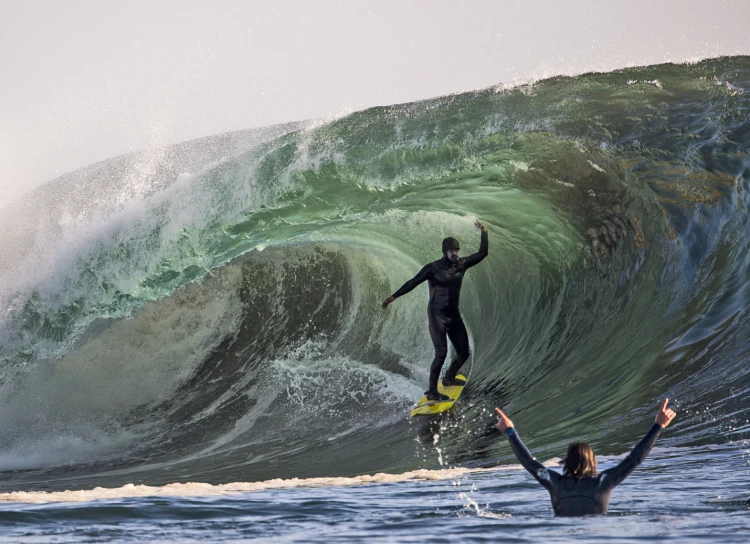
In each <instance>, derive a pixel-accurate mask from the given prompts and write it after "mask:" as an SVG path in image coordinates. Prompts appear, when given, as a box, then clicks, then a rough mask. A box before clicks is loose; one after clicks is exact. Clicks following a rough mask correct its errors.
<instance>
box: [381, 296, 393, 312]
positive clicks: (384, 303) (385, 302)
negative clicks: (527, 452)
mask: <svg viewBox="0 0 750 544" xmlns="http://www.w3.org/2000/svg"><path fill="white" fill-rule="evenodd" d="M394 300H396V299H395V298H393V297H388V298H387V299H385V300H384V301H383V309H384V310H387V309H388V305H389V304H390V303H391V302H393V301H394Z"/></svg>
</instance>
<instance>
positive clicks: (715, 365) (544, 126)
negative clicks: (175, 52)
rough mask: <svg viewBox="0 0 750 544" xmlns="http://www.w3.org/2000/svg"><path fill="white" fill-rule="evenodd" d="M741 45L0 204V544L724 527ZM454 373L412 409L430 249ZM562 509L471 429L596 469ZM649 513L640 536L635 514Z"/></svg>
mask: <svg viewBox="0 0 750 544" xmlns="http://www.w3.org/2000/svg"><path fill="white" fill-rule="evenodd" d="M749 114H750V57H744V56H743V57H725V58H718V59H709V60H703V61H700V62H695V63H688V64H664V65H657V66H648V67H639V68H628V69H622V70H616V71H613V72H608V73H592V74H584V75H579V76H575V77H568V76H565V77H562V76H561V77H554V78H551V79H546V80H542V81H534V82H529V83H526V84H523V85H516V86H504V85H501V86H498V87H493V88H488V89H484V90H479V91H472V92H467V93H461V94H455V95H449V96H443V97H438V98H434V99H429V100H423V101H420V102H415V103H410V104H401V105H393V106H384V107H378V108H372V109H368V110H365V111H361V112H356V113H352V114H349V115H346V116H344V117H340V118H336V119H328V120H315V121H304V122H297V123H289V124H285V125H278V126H273V127H267V128H262V129H254V130H247V131H240V132H235V133H229V134H220V135H215V136H211V137H207V138H203V139H200V140H194V141H189V142H184V143H182V144H178V145H175V146H171V147H167V148H160V149H154V150H149V151H144V152H139V153H134V154H130V155H126V156H122V157H117V158H113V159H110V160H107V161H103V162H100V163H96V164H93V165H90V166H87V167H85V168H82V169H80V170H78V171H75V172H72V173H70V174H66V175H64V176H62V177H61V178H58V179H56V180H53V181H51V182H50V183H48V184H47V185H45V186H43V187H40V188H38V189H36V190H35V191H33V192H32V193H30V194H29V195H27V196H25V197H23V198H21V199H19V200H18V201H16V202H14V203H13V204H11V205H9V206H7V207H5V208H4V209H2V210H0V232H2V234H1V235H0V256H1V257H0V403H2V410H0V430H1V433H0V471H2V476H3V477H2V478H1V479H0V519H1V520H2V523H3V526H4V529H3V530H2V535H0V538H7V539H9V540H13V541H38V540H39V539H46V538H50V537H52V536H53V535H54V537H55V538H56V539H57V541H61V542H68V541H71V542H72V541H81V540H88V541H100V540H101V541H109V540H122V541H128V540H134V541H138V540H144V539H150V540H169V541H175V540H176V541H195V540H199V539H202V540H204V539H206V538H208V539H211V540H242V539H250V538H255V539H259V540H267V541H274V542H278V541H289V542H293V541H321V542H323V541H325V542H331V541H340V542H352V541H383V542H394V541H398V542H410V541H422V540H424V537H425V535H431V537H432V538H431V539H432V540H437V541H440V540H441V538H442V539H443V540H445V541H449V540H455V539H456V538H457V536H458V535H460V539H461V540H462V541H497V540H503V539H506V540H508V541H511V540H512V541H549V542H554V541H560V542H563V541H572V540H580V539H584V540H591V541H596V542H598V541H603V540H607V541H613V542H619V541H633V540H640V539H643V540H653V539H660V540H675V541H679V542H689V541H706V540H715V541H718V542H731V541H736V542H742V541H745V540H746V538H747V534H748V530H749V529H750V524H749V523H748V521H747V509H748V501H749V500H750V491H748V486H747V481H748V476H750V466H748V465H749V463H750V457H749V455H748V451H749V450H748V443H747V440H748V437H749V436H750V425H749V424H748V419H750V409H749V408H748V401H749V400H750V373H749V372H748V365H747V360H748V359H747V358H748V355H749V354H750V342H749V341H748V335H749V333H750V311H749V310H750V290H749V289H748V286H747V279H748V277H749V276H748V273H749V271H748V267H749V266H750V254H749V250H750V225H749V223H748V220H749V219H750V215H749V213H748V209H749V207H750V152H749V150H750V121H749V120H748V115H749ZM477 219H478V220H481V221H483V222H484V223H485V224H486V225H487V227H488V230H489V244H490V250H489V256H488V257H487V259H486V260H485V261H483V262H482V263H481V264H480V265H479V266H477V267H475V268H473V269H472V270H471V271H470V273H468V274H467V276H466V278H465V280H464V287H463V293H462V297H461V299H462V300H461V310H462V314H463V317H464V320H465V321H466V324H467V328H468V330H469V335H470V340H471V347H472V357H471V359H470V361H469V363H467V364H468V367H467V372H469V373H470V382H469V384H468V386H467V387H466V389H465V391H464V394H463V396H462V397H461V400H460V401H459V402H458V403H457V404H456V406H455V408H454V409H453V410H452V411H451V412H449V413H447V414H445V415H444V416H443V417H439V418H433V419H409V418H408V413H409V410H410V407H411V406H412V405H413V403H414V402H415V401H416V400H417V399H418V398H419V397H420V396H421V395H422V394H423V392H424V389H425V385H426V383H427V372H428V368H429V365H430V361H431V360H432V345H431V342H430V338H429V334H428V331H427V326H426V325H427V324H426V315H425V312H426V301H427V292H426V288H418V289H417V290H416V291H415V292H413V293H411V294H410V295H409V296H407V297H403V298H401V299H399V300H398V301H397V302H396V303H395V304H393V305H392V306H391V307H390V308H389V309H388V311H387V312H384V311H382V310H381V308H380V302H381V301H382V300H383V299H384V298H386V297H387V296H388V295H390V294H391V293H392V292H393V291H395V290H396V289H397V288H398V287H399V286H400V285H401V284H402V283H403V282H404V281H406V280H407V279H409V278H411V277H412V276H413V275H414V274H415V273H416V272H417V271H418V270H419V268H420V267H421V266H422V265H423V264H424V263H427V262H429V261H431V260H434V259H436V258H438V257H439V256H440V241H441V240H442V238H443V237H446V236H455V237H456V238H458V239H459V240H460V242H461V244H462V250H463V252H464V253H466V254H468V253H471V252H472V251H474V249H475V247H478V245H479V234H478V232H477V231H476V230H475V229H474V227H473V224H474V221H475V220H477ZM665 396H666V397H669V398H670V399H672V401H673V406H674V408H675V409H676V410H677V412H678V416H677V419H676V420H675V422H674V423H673V424H672V425H670V427H669V428H668V429H666V430H665V431H664V432H663V433H662V436H661V437H660V439H659V440H658V442H657V444H656V448H655V449H654V451H653V452H652V453H651V454H650V455H649V457H648V458H647V459H646V461H645V462H644V464H643V465H642V467H640V468H639V469H638V470H636V472H635V473H634V474H633V475H631V476H630V477H629V479H628V480H626V482H625V483H624V484H622V485H621V486H620V487H618V488H617V489H616V490H615V492H614V493H613V496H612V501H611V503H610V514H609V516H608V517H606V518H592V519H586V520H583V521H582V520H577V521H570V520H558V519H555V518H554V517H553V515H552V509H551V506H550V505H549V500H548V498H547V496H546V493H545V492H544V490H543V489H541V487H539V486H538V485H537V484H536V483H535V482H534V481H533V480H532V479H531V477H530V476H529V475H528V474H526V473H525V472H524V471H523V470H522V469H521V468H520V467H519V466H518V465H516V464H515V463H516V462H515V459H514V457H513V455H512V453H511V451H510V448H509V447H508V445H507V441H506V440H505V438H503V437H501V436H499V434H498V433H497V432H496V431H495V430H494V429H493V424H494V421H495V418H494V416H493V408H494V407H495V406H500V407H502V408H503V409H504V410H505V411H506V412H507V413H508V414H509V415H510V416H511V417H512V419H513V420H514V422H515V423H516V425H517V427H518V430H519V434H521V436H523V439H524V441H525V442H526V444H527V445H528V446H529V448H530V449H531V450H532V451H533V452H534V454H535V455H536V456H537V457H538V458H539V459H542V460H545V461H547V464H548V465H549V466H552V467H555V466H557V463H558V462H559V457H560V456H562V455H564V452H565V448H566V446H567V443H568V442H570V441H572V440H584V441H587V442H589V443H591V444H592V446H593V447H594V450H595V451H596V452H597V454H598V455H599V457H600V464H601V465H602V466H603V468H606V467H607V466H609V464H611V463H614V462H616V461H617V459H619V458H620V456H622V455H624V454H625V453H627V452H628V451H629V450H630V448H631V447H632V446H633V445H634V444H635V442H637V440H638V439H640V437H641V436H642V435H643V434H645V432H646V431H647V430H648V428H649V426H650V424H651V422H652V421H653V416H654V414H655V412H656V410H657V407H658V403H659V400H660V399H663V398H664V397H665ZM645 521H647V522H648V523H644V522H645Z"/></svg>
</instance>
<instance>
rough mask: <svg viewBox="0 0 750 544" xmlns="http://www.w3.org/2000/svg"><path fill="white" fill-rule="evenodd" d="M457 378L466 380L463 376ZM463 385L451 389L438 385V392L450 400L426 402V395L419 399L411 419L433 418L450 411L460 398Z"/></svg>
mask: <svg viewBox="0 0 750 544" xmlns="http://www.w3.org/2000/svg"><path fill="white" fill-rule="evenodd" d="M456 377H457V378H461V379H464V380H465V379H466V378H465V377H464V376H462V375H461V374H459V375H458V376H456ZM464 387H466V386H465V385H454V386H452V387H444V386H443V384H442V383H438V391H440V392H441V393H442V394H443V395H448V396H449V397H450V399H451V400H445V401H442V402H440V401H439V400H427V395H425V396H423V397H422V398H421V399H419V402H418V403H417V405H416V406H415V407H414V409H413V410H412V411H411V417H414V416H434V415H437V414H439V413H441V412H445V411H446V410H450V409H451V408H452V407H453V405H454V404H455V402H456V400H458V397H460V396H461V391H463V390H464Z"/></svg>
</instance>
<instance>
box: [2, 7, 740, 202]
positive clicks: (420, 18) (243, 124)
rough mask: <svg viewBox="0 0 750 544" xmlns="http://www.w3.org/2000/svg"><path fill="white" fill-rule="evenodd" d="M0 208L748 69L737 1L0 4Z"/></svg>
mask: <svg viewBox="0 0 750 544" xmlns="http://www.w3.org/2000/svg"><path fill="white" fill-rule="evenodd" d="M0 5H1V6H2V10H0V77H1V78H2V79H1V80H0V81H2V83H1V84H0V207H2V206H3V205H5V204H7V203H8V202H10V201H11V200H12V199H14V198H16V197H18V196H20V195H21V194H22V193H24V192H27V191H29V190H30V189H32V188H33V187H35V186H37V185H39V184H41V183H44V182H46V181H49V180H51V179H54V178H55V177H57V176H59V175H61V174H64V173H66V172H69V171H71V170H75V169H77V168H80V167H82V166H86V165H87V164H91V163H93V162H96V161H99V160H102V159H106V158H109V157H114V156H116V155H121V154H123V153H128V152H131V151H138V150H142V149H146V148H149V147H153V146H159V145H165V144H170V143H175V142H180V141H184V140H189V139H193V138H197V137H200V136H206V135H210V134H216V133H221V132H226V131H230V130H237V129H245V128H252V127H258V126H264V125H270V124H275V123H281V122H285V121H296V120H302V119H309V118H320V117H329V116H333V115H339V114H342V113H346V112H349V111H355V110H359V109H363V108H366V107H369V106H374V105H384V104H393V103H398V102H406V101H411V100H417V99H422V98H429V97H433V96H439V95H444V94H448V93H452V92H459V91H466V90H471V89H477V88H483V87H487V86H490V85H494V84H497V83H503V82H513V81H518V80H527V79H530V78H541V77H546V76H551V75H555V74H560V73H567V74H571V73H573V74H574V73H581V72H585V71H591V70H597V71H601V70H611V69H613V68H620V67H624V66H629V65H642V64H653V63H659V62H665V61H683V60H696V59H699V58H704V57H711V56H717V55H735V54H750V31H749V30H748V21H750V0H622V1H619V2H615V1H612V0H591V1H590V0H575V1H574V0H552V1H540V0H524V1H516V0H476V1H469V0H467V1H464V2H461V1H458V0H453V1H450V0H415V1H405V0H404V1H400V2H399V1H392V0H377V1H365V0H362V1H351V2H347V1H340V2H336V1H322V0H320V1H319V0H305V1H301V0H300V1H293V0H267V1H260V0H259V1H248V0H244V1H239V0H238V1H231V2H230V1H219V0H212V1H208V0H207V1H205V2H198V1H188V0H181V1H178V0H164V1H159V0H128V1H122V0H120V1H116V2H115V1H107V0H98V1H81V0H78V1H76V0H66V1H51V0H50V1H39V0H36V1H34V0H17V1H16V0H0Z"/></svg>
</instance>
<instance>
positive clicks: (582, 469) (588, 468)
mask: <svg viewBox="0 0 750 544" xmlns="http://www.w3.org/2000/svg"><path fill="white" fill-rule="evenodd" d="M668 402H669V399H664V404H662V406H661V408H660V409H659V411H658V412H657V414H656V422H655V423H654V424H653V425H652V426H651V429H649V431H648V433H646V436H644V437H643V438H642V439H641V441H640V442H638V444H636V446H635V448H633V451H631V452H630V453H629V454H628V456H627V457H625V459H623V460H622V461H620V463H619V464H618V465H617V466H615V467H612V468H610V469H607V470H605V471H604V472H602V473H600V474H597V472H596V456H595V455H594V451H593V450H592V449H591V446H589V445H588V444H585V443H583V442H573V443H571V444H569V445H568V455H567V456H566V457H565V459H564V460H563V462H562V465H563V474H562V475H560V474H558V473H557V472H555V471H554V470H549V469H547V467H545V466H544V465H543V464H541V463H540V462H539V461H537V460H536V459H534V457H532V455H531V453H529V450H527V449H526V446H524V445H523V442H521V438H520V437H519V436H518V433H517V432H516V430H515V428H514V427H513V422H512V421H511V420H510V418H509V417H508V416H506V415H505V414H504V413H503V411H502V410H500V408H495V410H496V411H497V416H498V422H497V424H496V425H495V427H496V428H497V429H498V430H499V431H500V432H504V433H505V434H507V435H508V442H510V447H511V449H512V450H513V453H515V454H516V457H518V460H519V461H520V462H521V464H522V465H523V468H525V469H526V470H528V471H529V473H531V475H532V476H533V477H534V478H535V479H536V481H537V482H539V483H540V484H542V487H544V489H546V490H547V491H548V492H549V497H550V499H551V500H552V509H553V510H554V511H555V515H556V516H586V515H590V514H606V513H607V508H608V507H609V494H610V493H612V490H613V489H614V488H615V486H617V485H618V484H620V483H622V481H623V480H624V479H625V478H627V477H628V475H629V474H630V473H631V472H633V470H635V467H637V466H638V465H640V464H641V463H642V462H643V460H644V459H645V458H646V455H648V452H649V451H651V448H652V447H653V445H654V442H656V439H657V438H658V437H659V433H660V432H661V430H662V429H664V428H665V427H666V426H667V425H669V424H670V422H671V421H672V420H673V419H674V417H675V416H676V415H677V414H676V413H675V411H674V410H672V409H670V408H667V403H668Z"/></svg>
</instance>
